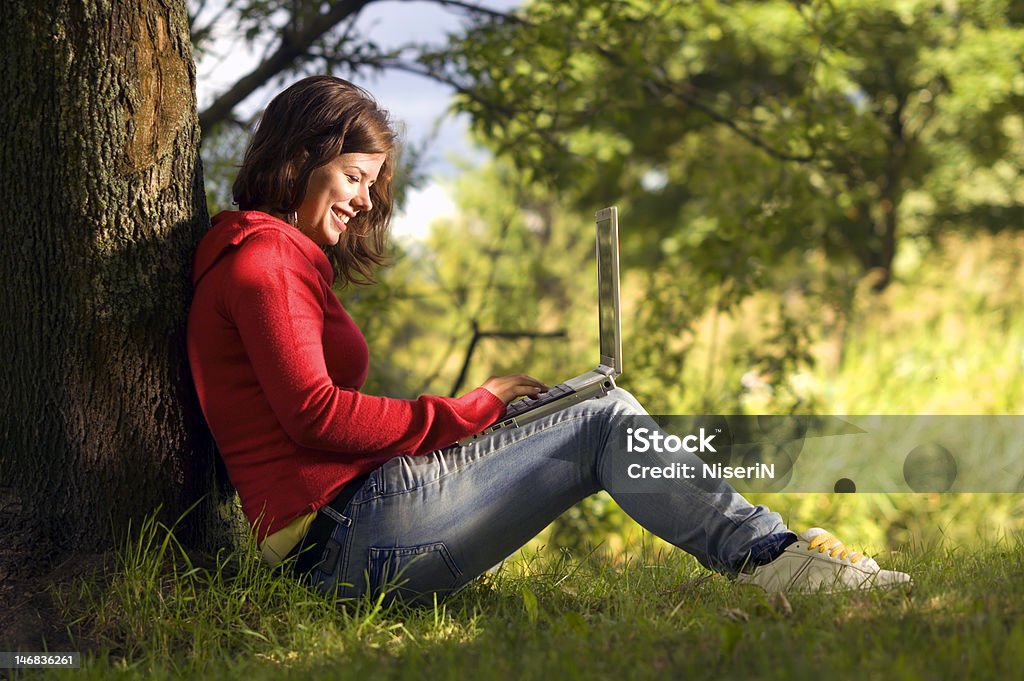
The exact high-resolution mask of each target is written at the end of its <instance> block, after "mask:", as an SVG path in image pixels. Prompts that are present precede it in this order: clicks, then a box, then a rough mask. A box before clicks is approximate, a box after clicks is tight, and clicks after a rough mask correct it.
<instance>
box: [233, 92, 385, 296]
mask: <svg viewBox="0 0 1024 681" xmlns="http://www.w3.org/2000/svg"><path fill="white" fill-rule="evenodd" d="M349 153H362V154H381V153H383V154H386V155H387V156H386V159H385V161H384V165H383V166H382V167H381V170H380V174H379V175H378V176H377V181H376V182H375V183H374V184H373V185H372V186H371V187H370V200H371V202H372V203H373V209H372V210H370V211H369V212H366V213H359V214H358V215H357V216H356V217H354V218H353V219H352V220H351V222H350V223H349V230H346V231H345V232H343V233H342V234H341V237H340V238H339V240H338V244H337V245H336V246H334V247H333V248H332V249H331V250H330V251H329V252H328V253H329V256H330V257H331V260H332V261H333V264H334V267H335V270H336V271H337V273H338V277H339V278H340V279H341V282H342V284H343V285H345V284H349V283H352V284H372V283H373V282H374V277H373V268H374V266H377V265H383V264H385V263H386V262H387V257H386V256H385V250H386V248H387V243H388V227H389V226H390V223H391V211H392V180H393V179H394V168H395V158H396V155H397V135H396V134H395V132H394V130H392V128H391V122H390V120H389V117H388V114H387V112H386V111H385V110H383V109H381V108H380V107H379V106H378V105H377V102H376V101H374V99H373V97H372V96H371V95H370V94H369V93H368V92H366V91H365V90H363V89H362V88H360V87H358V86H356V85H353V84H352V83H350V82H348V81H347V80H343V79H341V78H336V77H334V76H311V77H309V78H303V79H302V80H300V81H298V82H297V83H295V84H293V85H291V86H290V87H288V88H287V89H286V90H284V91H283V92H281V93H280V94H279V95H277V96H276V97H274V99H273V101H271V102H270V104H268V105H267V108H266V110H265V111H264V112H263V115H262V116H261V117H260V122H259V125H258V126H257V128H256V132H255V133H254V134H253V137H252V140H251V141H250V142H249V148H248V149H247V150H246V152H245V158H244V159H243V160H242V166H241V168H240V169H239V171H238V177H237V178H235V183H234V185H233V186H232V187H231V193H232V195H233V198H234V201H235V203H237V204H238V207H239V208H240V209H242V210H269V211H271V212H275V213H278V214H280V215H288V214H290V213H292V212H293V211H294V210H295V209H296V208H298V206H299V204H300V203H302V199H303V197H304V196H305V195H306V187H307V186H308V184H309V176H310V175H311V174H312V172H313V171H314V170H316V169H317V168H319V167H320V166H323V165H326V164H327V163H330V162H331V161H332V160H334V159H335V158H337V157H338V156H340V155H341V154H349Z"/></svg>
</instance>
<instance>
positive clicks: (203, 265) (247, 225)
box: [192, 210, 334, 287]
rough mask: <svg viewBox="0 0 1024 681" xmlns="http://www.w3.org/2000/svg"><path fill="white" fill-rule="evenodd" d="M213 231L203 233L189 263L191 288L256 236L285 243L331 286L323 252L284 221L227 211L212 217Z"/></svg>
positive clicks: (331, 275) (253, 212) (331, 276)
mask: <svg viewBox="0 0 1024 681" xmlns="http://www.w3.org/2000/svg"><path fill="white" fill-rule="evenodd" d="M212 222H213V228H212V229H210V231H209V232H207V233H206V236H204V237H203V239H202V241H200V242H199V247H198V248H197V249H196V255H195V258H194V259H193V261H192V285H193V287H194V286H198V285H199V282H200V281H201V280H202V278H203V277H204V276H206V273H207V272H209V271H210V270H211V269H212V268H213V266H214V265H216V264H217V262H218V261H219V260H220V259H221V258H222V257H224V255H225V254H226V253H229V252H231V251H233V250H234V249H236V248H238V247H239V246H241V245H242V244H243V243H245V240H246V239H251V238H252V237H254V236H256V235H257V234H266V233H275V234H279V235H280V236H281V237H283V238H285V239H287V240H288V241H290V242H291V243H293V244H294V245H295V247H296V248H297V249H299V251H301V252H302V254H303V255H304V256H306V258H308V259H309V261H310V262H311V263H312V264H313V265H314V266H315V267H316V268H317V270H319V272H320V274H321V276H323V278H324V280H325V281H326V282H327V283H328V284H332V283H333V282H334V269H333V268H332V267H331V263H330V261H329V260H328V259H327V256H326V255H324V252H323V251H322V250H320V247H319V246H317V245H316V244H315V243H314V242H313V240H312V239H310V238H309V237H307V236H306V235H305V234H303V233H302V232H300V231H299V230H297V229H296V228H295V227H293V226H292V225H289V224H288V223H287V222H285V221H284V220H281V219H279V218H275V217H274V216H273V215H269V214H267V213H263V212H261V211H258V210H226V211H222V212H220V213H217V214H216V215H215V216H213V221H212Z"/></svg>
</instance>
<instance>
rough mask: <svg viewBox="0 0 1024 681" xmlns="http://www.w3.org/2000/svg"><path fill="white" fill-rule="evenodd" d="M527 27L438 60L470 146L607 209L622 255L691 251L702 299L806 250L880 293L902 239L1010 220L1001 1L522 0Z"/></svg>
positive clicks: (1012, 26)
mask: <svg viewBox="0 0 1024 681" xmlns="http://www.w3.org/2000/svg"><path fill="white" fill-rule="evenodd" d="M523 18H524V21H523V22H521V23H506V24H502V25H494V26H485V27H481V28H479V29H476V30H473V31H470V32H468V33H467V34H466V35H465V37H464V38H462V39H461V40H456V41H454V42H453V44H452V45H451V49H450V51H449V52H448V53H446V54H444V55H438V56H435V57H434V61H433V62H430V63H432V64H433V65H434V67H435V68H441V67H442V65H444V67H445V68H447V69H448V72H450V73H451V74H453V75H452V77H453V78H457V79H459V81H460V83H461V85H462V90H461V94H460V96H459V98H458V106H459V108H461V109H462V110H464V111H467V112H469V113H470V114H471V115H472V117H473V122H474V126H475V130H476V132H477V133H478V136H479V138H480V139H481V140H483V141H484V142H486V143H487V144H488V145H489V146H491V148H493V149H494V150H495V151H496V152H497V153H498V154H499V155H500V156H503V157H508V158H510V159H512V160H513V161H514V162H515V164H516V166H517V167H519V168H521V169H523V171H524V172H528V173H529V174H530V175H531V177H533V178H535V179H537V180H538V181H540V182H543V183H544V184H546V185H550V186H554V187H557V189H558V191H559V192H560V193H561V194H562V195H563V196H565V197H566V198H572V199H574V200H575V201H576V202H577V203H578V205H584V206H588V207H589V206H593V205H598V204H602V205H603V204H604V203H609V202H612V201H615V202H618V203H619V205H620V207H621V208H622V210H623V214H626V215H629V216H630V220H631V224H632V225H634V226H639V225H642V228H641V227H636V228H635V230H634V231H632V232H631V233H629V234H627V235H626V239H625V245H626V253H627V256H628V261H629V262H634V263H639V262H642V263H644V265H645V266H647V267H653V268H658V267H661V266H665V268H666V269H670V270H675V269H677V265H678V264H679V263H685V264H686V266H687V268H688V269H690V270H692V271H693V274H692V276H690V277H689V278H688V280H687V284H690V285H691V286H692V285H697V286H703V287H704V288H711V289H714V290H716V291H717V295H716V297H715V300H706V301H704V306H705V308H706V306H707V305H711V304H719V305H723V304H724V305H725V306H729V305H731V304H733V303H735V302H737V301H739V300H741V299H742V298H744V297H746V296H747V295H749V294H750V293H752V292H753V291H755V290H760V289H762V288H768V287H775V288H778V287H779V286H782V285H785V284H786V282H787V281H788V280H790V279H791V278H792V277H794V276H797V275H798V274H799V270H800V263H801V262H802V261H803V259H805V258H807V257H809V256H812V255H813V254H817V253H821V254H824V255H825V257H826V258H827V259H828V261H829V262H831V263H836V264H837V265H839V266H841V267H842V268H846V269H849V268H852V269H853V270H855V271H859V272H861V273H867V272H872V271H874V272H876V275H877V276H878V279H877V281H876V286H877V287H878V288H884V286H885V285H886V284H888V282H889V281H890V278H891V275H892V264H893V259H894V257H895V255H896V252H897V247H898V243H899V241H900V240H901V239H902V238H904V236H905V235H908V234H933V233H936V232H938V231H941V230H947V229H949V228H952V227H959V228H964V229H972V230H973V229H979V228H982V229H1000V228H1003V227H1006V226H1012V223H1009V224H1008V222H1007V220H1006V218H1007V216H1008V215H1013V214H1015V212H1014V211H1016V205H1017V202H1018V201H1019V200H1020V198H1021V191H1022V189H1024V186H1022V185H1021V183H1020V180H1019V178H1018V177H1017V173H1016V168H1018V167H1019V163H1020V159H1021V152H1022V150H1024V147H1022V145H1021V142H1022V136H1021V132H1022V130H1021V123H1020V117H1019V115H1018V113H1017V112H1018V111H1019V109H1020V103H1021V102H1020V99H1021V95H1022V94H1024V72H1022V69H1021V63H1022V54H1024V28H1022V27H1021V25H1020V21H1019V17H1017V16H1016V15H1014V14H1013V12H1012V11H1011V3H1006V2H992V1H986V0H978V1H975V2H960V3H946V2H939V1H937V0H907V1H905V2H899V3H892V2H890V1H889V0H869V1H862V0H856V1H855V0H848V1H825V0H814V1H811V2H799V3H797V2H786V1H783V0H775V1H770V2H761V1H758V2H738V3H737V2H729V3H724V2H723V3H720V2H689V3H679V2H669V1H666V0H623V1H622V2H614V3H606V2H596V1H595V0H571V1H569V2H565V1H563V0H559V1H558V2H553V1H548V0H536V1H534V2H530V3H528V4H527V6H526V9H525V10H524V14H523ZM965 178H969V180H968V181H967V182H966V183H965V182H964V181H963V180H964V179H965ZM794 270H795V271H794ZM824 281H825V282H827V283H832V284H835V283H836V281H835V277H831V276H827V277H826V278H825V279H824ZM846 295H847V291H846V290H844V289H843V288H842V287H838V288H837V290H835V291H834V292H833V294H832V297H833V298H835V299H842V298H843V297H845V296H846ZM702 309H703V308H702Z"/></svg>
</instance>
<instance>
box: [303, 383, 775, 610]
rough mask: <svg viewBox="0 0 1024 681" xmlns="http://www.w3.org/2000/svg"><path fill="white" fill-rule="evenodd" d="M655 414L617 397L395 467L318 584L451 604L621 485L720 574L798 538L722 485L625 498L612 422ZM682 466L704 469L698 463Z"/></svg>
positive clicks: (637, 514) (385, 469) (633, 505)
mask: <svg viewBox="0 0 1024 681" xmlns="http://www.w3.org/2000/svg"><path fill="white" fill-rule="evenodd" d="M645 415H646V412H645V411H644V410H643V408H642V407H641V406H640V404H639V403H638V402H637V401H636V400H635V399H634V398H633V396H632V395H630V394H629V393H628V392H626V391H624V390H621V389H618V388H617V389H615V390H612V391H611V392H610V393H609V394H608V395H606V396H605V397H602V398H598V399H592V400H587V401H585V402H581V403H578V404H576V405H574V406H572V407H568V408H566V409H563V410H561V411H559V412H556V413H554V414H551V415H549V416H547V417H545V418H543V419H540V420H538V421H535V422H533V423H530V424H527V425H525V426H522V427H520V428H513V429H508V430H503V431H498V432H497V433H495V434H494V435H491V436H490V437H487V438H483V439H482V440H479V441H477V442H474V443H473V444H472V445H469V446H467V447H459V446H454V447H449V448H447V449H443V450H439V451H436V452H432V453H430V454H427V455H424V456H402V457H396V458H394V459H391V460H390V461H388V462H387V463H385V464H384V465H383V466H381V467H380V468H378V469H377V470H375V471H373V472H372V473H371V474H370V476H369V478H368V479H367V480H366V482H365V483H364V484H363V487H362V488H361V489H360V490H359V491H357V492H356V494H355V496H354V497H353V498H352V501H351V502H349V504H348V506H346V508H345V511H344V513H343V514H335V516H336V519H337V520H338V521H339V522H338V526H337V527H336V528H335V530H334V533H333V535H332V537H331V540H330V542H331V543H333V544H334V545H333V546H330V547H329V548H330V549H332V550H330V551H329V552H328V555H329V556H330V558H329V559H328V560H327V561H325V562H324V563H322V564H321V566H320V568H318V569H315V570H314V571H313V573H312V578H313V580H314V582H315V583H317V584H318V585H319V587H320V588H321V589H322V590H323V591H324V592H326V593H334V592H335V590H337V593H338V595H341V596H360V595H363V594H365V593H367V592H368V591H369V592H371V593H376V592H378V591H380V590H381V589H385V588H386V589H387V593H388V598H389V599H390V598H391V597H394V596H399V597H401V598H403V600H412V601H415V600H420V601H425V602H430V601H431V600H432V599H433V597H434V595H435V594H436V595H438V597H439V598H443V597H444V596H445V595H447V594H449V593H451V592H453V591H455V590H457V589H459V588H460V587H462V586H464V585H466V584H467V583H469V582H470V581H472V580H473V579H475V578H476V577H478V576H479V575H481V574H483V573H484V572H485V571H486V570H488V569H489V568H491V567H492V566H494V565H495V564H497V563H499V562H500V561H501V560H503V559H504V558H506V557H507V556H509V555H510V554H512V553H513V552H515V551H516V550H517V549H518V548H520V547H521V546H522V545H523V544H525V543H526V542H527V541H529V540H530V539H531V538H532V537H534V536H535V535H536V534H537V533H538V532H540V531H541V530H542V529H544V527H546V526H547V525H548V524H549V523H550V522H551V521H552V520H554V519H555V518H557V517H558V516H559V515H560V514H561V513H563V512H564V511H565V510H566V509H568V508H569V507H571V506H572V505H573V504H575V503H576V502H578V501H580V500H581V499H584V498H585V497H587V496H589V495H591V494H594V493H595V492H598V491H599V490H602V489H607V488H609V487H610V486H611V487H613V489H610V490H609V491H610V493H611V495H612V497H613V498H614V499H615V501H616V503H618V505H619V506H620V507H621V508H622V509H623V510H624V511H625V512H626V513H627V514H629V515H630V516H631V517H632V518H633V519H634V520H636V521H637V522H638V523H639V524H640V525H642V526H643V527H644V528H646V529H647V530H648V531H650V532H653V533H654V534H656V535H657V536H659V537H661V538H662V539H664V540H666V541H667V542H669V543H671V544H673V545H675V546H678V547H679V548H681V549H683V550H685V551H688V552H689V553H691V554H693V555H694V556H696V558H697V559H698V560H699V561H700V562H701V563H702V564H704V565H705V566H707V567H709V568H711V569H713V570H718V571H722V572H734V571H736V570H737V569H738V568H739V567H740V566H741V565H742V564H743V562H744V561H745V560H747V559H748V557H749V556H750V555H751V551H752V549H754V548H755V546H756V545H758V544H759V542H760V544H761V545H764V544H765V543H766V542H767V543H771V539H770V538H771V537H772V536H775V535H777V534H778V533H785V532H787V530H786V527H785V525H784V524H783V522H782V518H781V517H780V516H779V515H778V514H777V513H773V512H770V511H768V509H766V508H765V507H764V506H753V505H751V504H750V503H749V502H748V501H747V500H746V499H744V498H743V496H742V495H741V494H739V493H738V492H736V491H735V490H733V489H732V487H730V486H729V485H728V484H727V483H725V482H722V481H720V480H717V479H712V480H710V481H708V480H705V481H701V480H676V481H672V484H671V485H670V486H669V487H667V488H666V487H664V486H662V487H661V488H659V491H654V492H651V491H633V492H621V493H617V492H616V491H615V489H614V485H609V483H610V482H611V480H612V477H613V475H614V473H613V470H612V467H613V465H618V463H621V461H620V462H618V463H617V462H615V461H614V459H615V455H614V453H613V452H612V448H613V447H612V445H611V444H610V440H611V437H610V436H611V432H612V429H613V427H614V426H613V425H612V424H613V422H614V421H615V420H616V417H632V418H637V417H644V416H645ZM652 423H653V422H652ZM673 460H674V461H679V460H682V461H689V462H690V463H692V464H694V465H699V464H700V463H702V462H701V461H700V460H699V459H698V458H697V457H696V456H695V455H693V454H683V455H682V459H680V458H679V456H677V455H674V456H673ZM662 490H664V491H662ZM396 586H397V588H395V587H396Z"/></svg>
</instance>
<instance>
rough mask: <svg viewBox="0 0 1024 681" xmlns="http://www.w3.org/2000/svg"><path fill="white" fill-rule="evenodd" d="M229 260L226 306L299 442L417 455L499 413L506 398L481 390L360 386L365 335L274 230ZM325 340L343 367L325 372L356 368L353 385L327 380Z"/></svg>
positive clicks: (353, 452)
mask: <svg viewBox="0 0 1024 681" xmlns="http://www.w3.org/2000/svg"><path fill="white" fill-rule="evenodd" d="M231 267H232V270H233V272H232V276H231V279H232V280H233V285H232V286H231V287H230V288H229V289H227V291H226V292H225V299H224V300H225V306H226V311H227V313H228V316H229V317H230V319H231V320H233V321H234V323H235V324H236V325H237V328H238V332H239V335H240V337H241V339H242V343H243V344H244V347H245V352H246V354H247V355H248V357H249V358H250V361H251V363H252V367H253V370H254V372H255V376H256V378H257V379H258V382H259V388H260V390H261V391H262V393H263V394H264V395H265V397H266V399H267V401H268V402H269V404H270V407H271V409H272V410H273V413H274V415H275V416H276V417H277V420H278V422H279V423H280V425H281V428H282V429H283V430H284V431H285V432H286V433H287V435H288V436H289V437H290V438H291V439H292V440H294V441H295V442H296V443H297V444H298V445H300V446H302V447H308V448H312V449H318V450H325V451H328V452H336V453H338V454H342V455H345V456H347V457H360V456H367V455H379V454H393V455H397V454H410V453H412V454H416V453H423V452H426V451H432V450H434V449H439V448H441V447H445V446H448V445H450V444H452V443H454V442H456V441H457V440H459V439H461V438H463V437H465V436H467V435H471V434H473V433H475V432H478V431H479V430H480V429H481V428H482V427H484V426H486V425H487V424H489V423H490V422H492V421H494V420H495V419H497V418H498V417H499V416H500V415H501V412H502V410H503V409H504V404H503V403H502V402H501V400H499V399H498V398H497V397H496V396H494V395H493V394H492V393H490V392H489V391H487V390H484V389H481V388H478V389H477V390H474V391H472V392H470V393H468V394H466V395H464V396H462V397H459V398H447V397H436V396H422V397H420V398H419V399H417V400H400V399H392V398H385V397H375V396H370V395H364V394H362V393H360V392H359V391H358V388H359V387H361V383H362V380H361V377H362V376H365V365H366V362H367V358H366V355H365V341H363V339H362V335H361V334H359V331H358V329H357V328H356V327H355V324H354V323H352V322H351V320H350V319H349V318H348V316H347V314H346V313H345V312H344V310H343V309H342V308H341V305H340V303H338V301H337V299H336V298H335V297H334V294H333V292H332V291H331V290H330V288H329V283H328V282H326V281H324V279H323V277H322V274H321V272H320V271H319V270H318V268H317V267H316V266H315V265H314V264H313V263H311V262H310V261H309V260H308V259H307V257H306V256H305V255H304V254H303V253H302V252H300V251H299V250H298V249H296V248H295V246H294V245H293V244H292V243H290V242H289V241H288V240H285V239H282V238H281V237H280V236H278V235H276V234H274V233H268V234H266V235H258V236H255V237H252V238H250V239H248V240H247V242H246V244H245V247H244V248H243V249H241V251H240V252H239V253H238V255H237V257H236V258H235V259H234V261H233V263H232V265H231ZM332 314H333V316H334V319H333V320H332V319H331V318H330V317H331V315H332ZM346 322H347V323H346ZM325 343H331V344H332V348H331V349H332V351H333V353H334V360H335V362H341V363H347V364H348V365H349V366H347V367H340V368H335V371H334V372H333V373H335V374H338V373H344V371H345V370H346V369H348V370H351V369H352V368H353V367H354V368H356V369H357V371H355V372H354V373H356V374H358V375H359V376H360V379H359V380H358V383H359V385H351V384H350V385H339V384H338V382H337V381H336V380H335V379H334V378H333V377H332V371H331V370H330V369H329V367H328V365H327V360H326V354H327V353H325ZM332 368H333V367H332ZM352 382H353V383H354V382H355V381H352Z"/></svg>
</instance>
